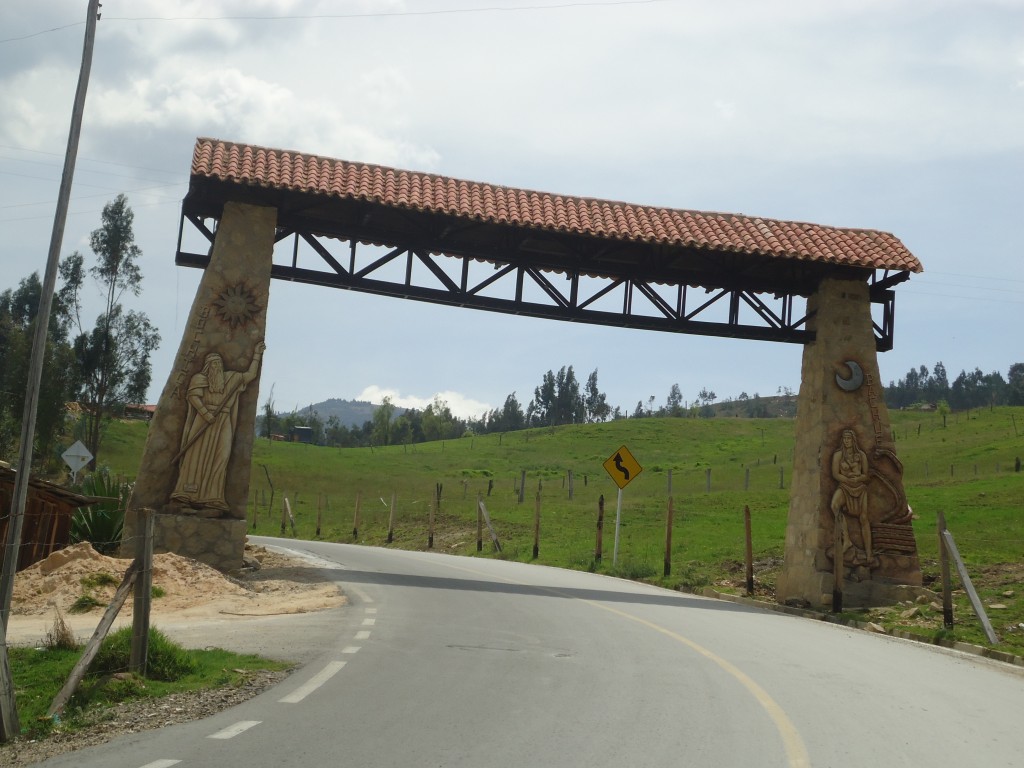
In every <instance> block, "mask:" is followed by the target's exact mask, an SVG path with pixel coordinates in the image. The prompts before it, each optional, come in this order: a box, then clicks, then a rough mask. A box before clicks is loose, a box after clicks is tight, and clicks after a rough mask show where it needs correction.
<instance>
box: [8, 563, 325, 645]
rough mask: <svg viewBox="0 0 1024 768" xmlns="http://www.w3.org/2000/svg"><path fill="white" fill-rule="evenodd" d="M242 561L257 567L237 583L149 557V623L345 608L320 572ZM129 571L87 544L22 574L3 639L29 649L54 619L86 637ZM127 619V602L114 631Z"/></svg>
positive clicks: (205, 569)
mask: <svg viewBox="0 0 1024 768" xmlns="http://www.w3.org/2000/svg"><path fill="white" fill-rule="evenodd" d="M246 554H247V555H249V556H251V557H252V558H255V560H256V561H258V562H259V563H260V566H261V567H260V568H258V569H247V570H245V571H243V572H240V573H239V574H237V577H235V576H227V575H225V574H223V573H221V572H220V571H217V570H215V569H214V568H211V567H210V566H208V565H204V564H203V563H200V562H197V561H195V560H191V559H189V558H186V557H181V556H180V555H175V554H172V553H168V554H159V555H154V557H153V594H154V598H153V603H152V608H151V611H152V615H153V616H154V618H155V619H157V620H159V621H160V622H162V623H166V622H173V621H182V620H202V619H218V620H222V619H223V620H227V619H230V618H242V617H255V616H275V615H282V614H291V613H306V612H309V611H319V610H324V609H326V608H334V607H336V606H340V605H344V603H345V597H344V595H343V594H342V593H341V590H340V589H339V587H338V584H337V583H336V582H335V581H334V579H332V578H331V575H330V574H329V573H327V572H325V571H324V569H322V568H319V567H315V566H313V565H311V564H310V563H309V562H307V561H305V560H302V559H299V558H297V557H289V556H288V555H285V554H281V553H277V552H273V551H270V550H267V549H265V548H263V547H254V546H252V545H246ZM130 563H131V561H130V560H128V559H122V558H117V557H108V556H106V555H102V554H100V553H99V552H97V551H96V550H94V549H93V548H92V546H91V545H90V544H88V543H82V544H75V545H73V546H70V547H67V548H65V549H62V550H60V551H58V552H55V553H53V554H52V555H50V556H49V557H48V558H46V559H45V560H43V561H41V562H39V563H36V564H35V565H32V566H30V567H28V568H26V569H25V570H23V571H21V572H20V573H18V574H17V576H16V578H15V580H14V594H13V597H12V600H11V615H10V619H9V623H8V637H9V639H12V640H14V641H18V640H20V641H23V642H31V641H32V640H33V638H38V637H39V636H41V634H42V631H43V630H44V629H45V627H47V626H48V625H49V623H50V622H52V620H53V618H54V616H55V615H56V614H57V612H59V613H60V614H61V615H62V616H63V617H64V618H65V619H66V620H67V621H68V623H69V624H71V625H72V628H73V629H74V630H76V632H79V633H80V634H81V633H83V632H84V633H88V632H89V631H91V629H92V628H94V627H95V626H96V623H97V621H98V620H99V616H100V614H101V613H102V612H103V610H104V609H105V608H106V606H107V605H108V604H109V603H110V601H111V599H112V598H113V596H114V592H115V591H116V590H117V587H118V585H119V584H120V583H121V581H122V579H123V578H124V573H125V571H126V570H127V568H128V566H129V565H130ZM73 606H75V610H74V611H73V610H72V607H73ZM82 609H84V610H82ZM131 613H132V600H131V597H129V599H128V600H127V601H126V602H125V604H124V607H123V608H122V609H121V612H120V614H119V616H118V622H117V623H119V624H120V623H122V622H123V621H124V620H125V619H126V618H129V617H130V616H131Z"/></svg>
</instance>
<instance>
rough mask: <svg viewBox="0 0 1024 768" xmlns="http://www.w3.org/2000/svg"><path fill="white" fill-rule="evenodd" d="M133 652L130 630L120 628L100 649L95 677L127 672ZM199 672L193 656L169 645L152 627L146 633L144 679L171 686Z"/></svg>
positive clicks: (168, 641)
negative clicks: (162, 682) (170, 684)
mask: <svg viewBox="0 0 1024 768" xmlns="http://www.w3.org/2000/svg"><path fill="white" fill-rule="evenodd" d="M131 649H132V628H131V627H122V628H121V629H119V630H117V631H116V632H111V633H110V634H109V635H108V636H107V637H106V639H105V640H104V641H103V644H102V645H101V646H100V650H99V652H98V653H97V654H96V659H95V660H94V661H93V667H92V669H93V671H94V672H95V673H96V674H114V673H116V672H124V671H126V670H127V669H128V662H129V659H130V657H131ZM198 669H199V664H198V662H197V661H196V659H195V656H194V655H193V654H192V653H191V652H190V651H187V650H185V649H184V648H182V647H181V646H180V645H178V644H177V643H174V642H172V641H171V640H169V639H168V638H167V636H166V635H165V634H164V633H163V632H161V631H160V630H159V629H156V628H155V627H151V628H150V630H149V652H148V653H147V654H146V677H147V678H149V679H150V680H163V681H165V682H168V683H173V682H175V681H176V680H180V679H181V678H183V677H186V676H188V675H191V674H192V673H194V672H196V671H197V670H198Z"/></svg>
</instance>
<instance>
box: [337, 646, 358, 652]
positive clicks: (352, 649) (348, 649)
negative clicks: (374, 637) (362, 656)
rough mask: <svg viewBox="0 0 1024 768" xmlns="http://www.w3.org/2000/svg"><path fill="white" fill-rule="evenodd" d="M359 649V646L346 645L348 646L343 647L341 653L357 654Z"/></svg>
mask: <svg viewBox="0 0 1024 768" xmlns="http://www.w3.org/2000/svg"><path fill="white" fill-rule="evenodd" d="M360 647H361V646H358V645H348V646H345V647H344V648H342V649H341V652H342V653H359V648H360Z"/></svg>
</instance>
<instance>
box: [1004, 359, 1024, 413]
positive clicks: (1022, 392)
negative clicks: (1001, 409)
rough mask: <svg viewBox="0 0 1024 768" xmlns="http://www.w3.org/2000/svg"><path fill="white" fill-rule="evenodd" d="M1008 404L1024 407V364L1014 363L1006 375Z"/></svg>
mask: <svg viewBox="0 0 1024 768" xmlns="http://www.w3.org/2000/svg"><path fill="white" fill-rule="evenodd" d="M1006 390H1007V396H1006V398H1007V403H1008V404H1009V405H1024V363H1014V364H1013V365H1011V366H1010V370H1009V371H1008V372H1007V375H1006Z"/></svg>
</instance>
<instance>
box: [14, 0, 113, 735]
mask: <svg viewBox="0 0 1024 768" xmlns="http://www.w3.org/2000/svg"><path fill="white" fill-rule="evenodd" d="M99 10H100V3H99V0H89V9H88V11H87V13H86V17H85V43H84V45H83V48H82V66H81V69H80V70H79V73H78V90H77V91H76V92H75V103H74V107H73V108H72V111H71V129H70V131H69V132H68V147H67V152H66V153H65V155H64V171H63V174H62V176H61V180H60V192H59V193H58V195H57V212H56V213H55V214H54V217H53V230H52V232H51V234H50V252H49V255H48V257H47V261H46V274H45V277H44V279H43V287H42V292H41V293H40V296H39V311H38V312H37V314H36V330H35V335H34V336H33V337H32V356H31V358H30V360H29V374H28V383H27V385H26V395H25V410H24V412H23V415H22V417H21V451H20V454H21V455H20V456H19V457H18V474H17V477H16V478H15V481H14V497H13V498H12V499H11V515H10V522H9V524H8V526H7V543H6V546H5V548H4V563H3V570H2V572H0V742H5V741H10V739H12V738H13V737H14V736H17V735H18V734H19V733H20V732H21V723H20V722H19V721H18V710H17V707H16V705H15V700H14V682H13V680H12V679H11V664H10V659H9V657H8V654H7V619H8V617H9V616H10V612H11V597H12V595H13V593H14V574H15V573H16V572H17V570H18V554H19V549H20V547H21V531H22V527H23V525H24V522H25V501H26V499H27V498H28V483H29V472H30V469H31V466H32V444H33V443H34V442H35V434H36V410H37V407H38V405H39V383H40V381H41V379H42V376H43V358H44V356H45V353H46V336H47V332H48V331H49V326H50V307H51V305H52V304H53V291H54V287H55V286H56V284H57V265H58V262H59V260H60V249H61V245H62V243H63V241H64V223H65V221H66V220H67V215H68V200H69V198H70V197H71V182H72V180H73V179H74V176H75V160H76V158H77V156H78V139H79V136H80V135H81V133H82V114H83V112H84V111H85V93H86V90H88V87H89V72H90V70H91V69H92V49H93V43H94V42H95V39H96V22H97V21H99Z"/></svg>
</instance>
